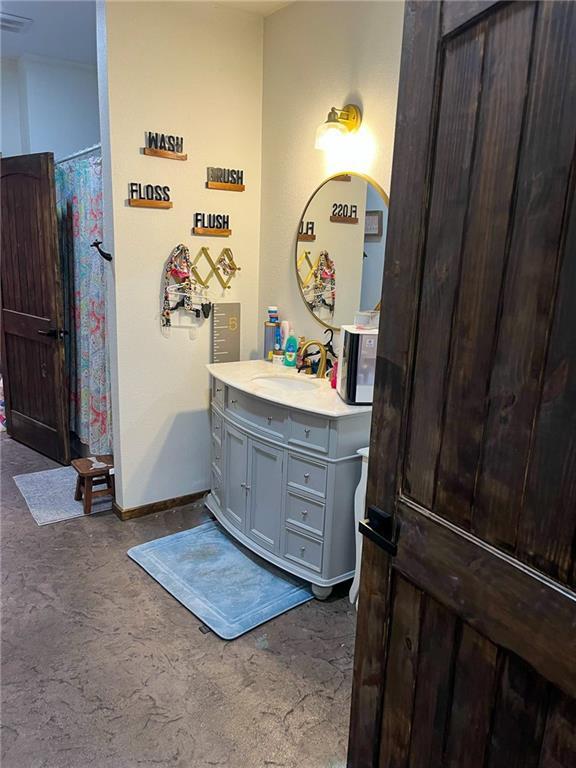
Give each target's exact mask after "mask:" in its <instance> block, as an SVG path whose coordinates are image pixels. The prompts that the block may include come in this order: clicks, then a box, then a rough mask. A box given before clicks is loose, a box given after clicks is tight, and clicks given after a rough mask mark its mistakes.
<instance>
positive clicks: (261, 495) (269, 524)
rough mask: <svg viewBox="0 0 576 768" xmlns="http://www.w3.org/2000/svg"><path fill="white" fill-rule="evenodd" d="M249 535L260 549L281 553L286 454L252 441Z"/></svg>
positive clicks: (249, 483)
mask: <svg viewBox="0 0 576 768" xmlns="http://www.w3.org/2000/svg"><path fill="white" fill-rule="evenodd" d="M249 451H250V466H249V473H248V477H249V482H248V531H247V533H248V535H249V536H250V538H252V539H254V541H256V542H257V543H258V544H260V546H262V547H265V548H266V549H269V550H270V551H274V550H276V549H277V543H278V535H279V531H280V520H281V519H282V496H283V493H282V490H283V483H282V458H283V455H284V451H282V450H281V449H279V448H272V447H271V446H269V445H265V444H264V443H260V442H258V441H257V440H250V449H249Z"/></svg>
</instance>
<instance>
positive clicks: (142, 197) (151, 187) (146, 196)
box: [128, 181, 172, 208]
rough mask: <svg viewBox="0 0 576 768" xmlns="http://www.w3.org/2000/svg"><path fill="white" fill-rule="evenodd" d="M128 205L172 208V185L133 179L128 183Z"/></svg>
mask: <svg viewBox="0 0 576 768" xmlns="http://www.w3.org/2000/svg"><path fill="white" fill-rule="evenodd" d="M128 205H130V206H131V207H133V208H172V202H171V200H170V187H166V186H163V185H161V184H138V182H136V181H131V182H130V184H129V185H128Z"/></svg>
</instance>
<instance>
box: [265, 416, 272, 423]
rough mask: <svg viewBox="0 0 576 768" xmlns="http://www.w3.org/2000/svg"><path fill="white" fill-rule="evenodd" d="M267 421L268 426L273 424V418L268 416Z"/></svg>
mask: <svg viewBox="0 0 576 768" xmlns="http://www.w3.org/2000/svg"><path fill="white" fill-rule="evenodd" d="M266 419H267V420H268V424H272V416H266Z"/></svg>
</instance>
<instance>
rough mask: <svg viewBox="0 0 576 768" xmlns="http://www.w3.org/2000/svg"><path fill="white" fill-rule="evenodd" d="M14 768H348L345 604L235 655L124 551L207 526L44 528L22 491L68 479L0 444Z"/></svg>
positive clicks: (351, 621)
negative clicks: (25, 479) (44, 477)
mask: <svg viewBox="0 0 576 768" xmlns="http://www.w3.org/2000/svg"><path fill="white" fill-rule="evenodd" d="M0 448H1V450H2V466H1V483H2V485H1V524H2V529H1V535H2V604H3V605H2V679H1V681H2V698H3V706H2V768H88V767H89V766H95V767H96V768H133V767H134V768H136V767H138V768H141V767H144V768H148V767H149V766H150V768H151V767H152V766H154V767H155V768H157V767H158V766H181V767H182V768H204V767H205V766H206V767H207V766H227V767H229V768H265V767H266V766H285V768H296V767H298V768H341V766H344V765H345V756H346V740H347V731H348V715H349V701H350V687H351V669H352V656H353V642H354V629H355V616H354V611H353V610H352V609H351V607H350V604H349V603H348V601H347V599H346V595H345V590H343V589H341V590H340V591H339V594H337V595H336V597H334V598H332V599H331V600H330V601H328V602H326V603H319V602H317V601H312V602H310V603H307V604H306V605H303V606H300V607H298V608H295V609H294V610H292V611H290V612H289V613H287V614H284V615H283V616H280V617H279V618H277V619H274V620H273V621H272V622H269V623H268V624H265V625H264V626H262V627H259V628H257V629H255V630H253V631H252V632H250V633H248V634H247V635H244V636H243V637H241V638H239V639H238V640H234V641H232V642H224V641H222V640H220V639H219V638H218V637H216V636H215V635H214V634H212V633H209V634H203V633H202V632H200V631H199V625H200V622H199V620H198V619H197V618H196V617H195V616H194V615H193V614H191V613H190V612H189V611H187V610H186V609H185V608H183V607H182V606H181V605H180V604H179V603H178V602H177V601H176V600H175V599H174V598H172V597H171V596H170V595H168V594H167V593H166V592H165V591H164V590H163V589H162V588H161V587H160V586H159V585H158V584H157V583H156V582H155V581H153V580H152V579H151V578H150V577H149V576H147V575H146V573H144V571H142V570H141V569H140V568H139V567H138V566H137V565H136V564H135V563H133V562H132V561H131V560H130V559H129V558H128V557H127V556H126V550H127V549H128V548H129V547H131V546H133V545H135V544H139V543H142V542H145V541H149V540H150V539H154V538H156V537H159V536H165V535H167V534H169V533H173V532H176V531H179V530H182V529H186V528H189V527H191V526H193V525H196V524H197V523H198V522H200V521H202V520H203V519H204V517H205V514H206V513H205V511H204V509H203V507H202V506H201V505H195V506H188V507H183V508H181V509H175V510H170V511H167V512H162V513H159V514H155V515H150V516H148V517H143V518H140V519H138V520H134V521H131V522H125V523H122V522H120V521H119V520H118V519H117V518H116V517H115V516H114V515H113V514H112V513H102V514H99V515H97V516H95V517H92V518H86V519H84V518H81V519H77V520H70V521H67V522H62V523H56V524H54V525H48V526H44V527H41V528H40V527H38V526H37V525H36V523H35V522H34V520H33V518H32V516H31V515H30V513H29V512H28V509H27V507H26V504H25V503H24V500H23V499H22V497H21V495H20V493H19V491H18V489H17V488H16V485H15V484H14V482H13V480H12V476H13V475H16V474H21V473H25V472H35V471H39V470H43V469H49V468H51V467H53V466H57V465H56V464H54V462H52V461H50V460H49V459H46V458H44V457H43V456H40V455H38V454H36V453H34V452H33V451H31V450H29V449H27V448H25V447H23V446H21V445H19V444H18V443H15V442H14V441H12V440H10V439H9V438H7V437H6V434H5V433H3V434H2V436H1V442H0Z"/></svg>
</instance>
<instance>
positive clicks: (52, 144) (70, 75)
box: [1, 56, 100, 160]
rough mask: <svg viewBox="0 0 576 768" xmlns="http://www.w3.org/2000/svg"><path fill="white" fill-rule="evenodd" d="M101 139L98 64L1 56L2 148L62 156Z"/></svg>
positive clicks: (6, 153)
mask: <svg viewBox="0 0 576 768" xmlns="http://www.w3.org/2000/svg"><path fill="white" fill-rule="evenodd" d="M99 141H100V127H99V110H98V84H97V71H96V67H94V66H91V65H88V64H81V63H78V62H73V61H60V60H58V59H52V58H44V57H39V56H22V57H20V58H19V59H18V60H17V61H14V60H10V61H7V60H3V61H2V147H1V149H2V152H3V154H5V155H10V154H21V153H29V152H54V156H55V159H56V160H58V159H59V158H62V157H65V156H67V155H70V154H72V153H74V152H77V151H78V150H80V149H85V148H86V147H90V146H93V145H94V144H97V143H98V142H99Z"/></svg>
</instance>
